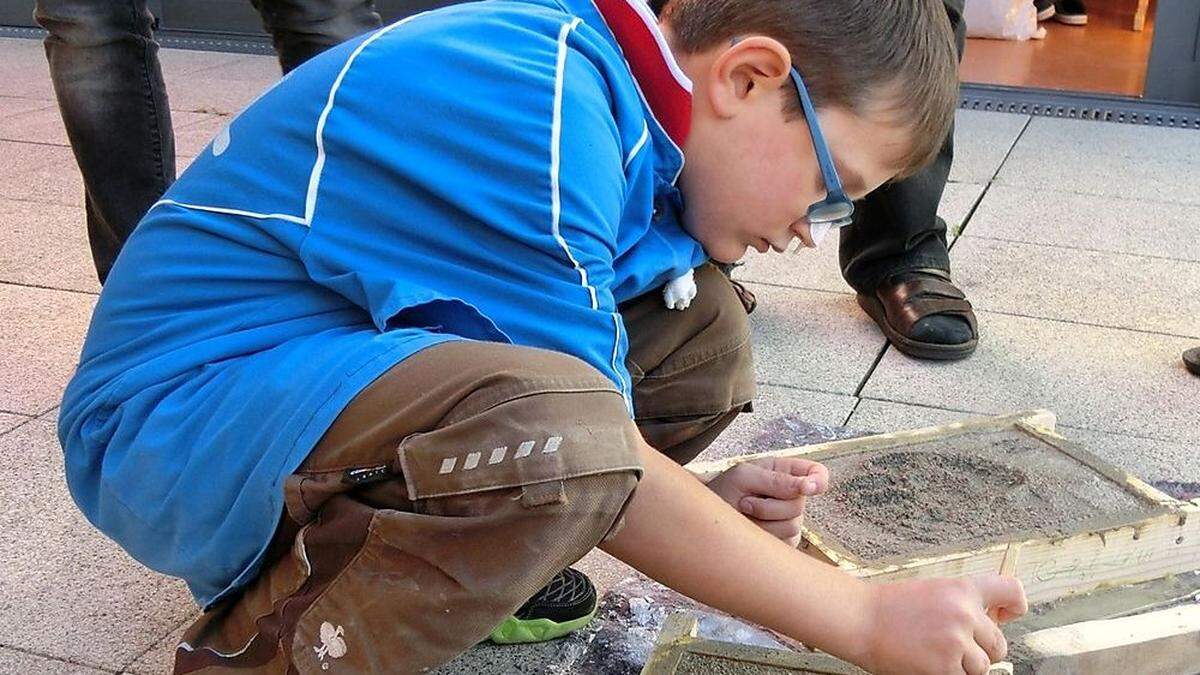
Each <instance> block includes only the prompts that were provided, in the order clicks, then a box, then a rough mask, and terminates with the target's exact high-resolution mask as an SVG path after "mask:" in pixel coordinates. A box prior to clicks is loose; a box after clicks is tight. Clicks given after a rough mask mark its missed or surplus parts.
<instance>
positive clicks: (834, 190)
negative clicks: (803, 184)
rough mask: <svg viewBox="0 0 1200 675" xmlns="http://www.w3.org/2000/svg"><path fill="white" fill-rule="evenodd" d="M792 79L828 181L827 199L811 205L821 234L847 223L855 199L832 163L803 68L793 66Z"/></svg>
mask: <svg viewBox="0 0 1200 675" xmlns="http://www.w3.org/2000/svg"><path fill="white" fill-rule="evenodd" d="M792 82H793V83H795V85H796V92H797V94H799V96H800V107H801V108H803V109H804V119H805V120H806V121H807V122H808V133H809V135H811V136H812V143H813V149H815V150H816V152H817V163H818V164H820V165H821V178H822V180H824V181H825V199H822V200H821V201H819V202H816V203H815V204H813V205H811V206H809V207H808V224H809V226H810V229H811V230H813V232H814V239H815V238H817V237H816V232H817V230H821V235H823V234H824V231H827V230H829V229H833V228H838V227H845V226H846V225H849V224H850V223H851V222H852V221H853V218H854V202H852V201H850V198H849V197H847V196H846V191H845V190H844V189H843V188H842V179H841V178H839V177H838V173H837V168H836V167H834V165H833V156H832V155H830V154H829V146H828V145H827V144H826V143H825V134H823V133H821V125H820V123H819V122H818V121H817V110H816V108H814V107H813V104H812V98H811V97H810V96H809V95H808V88H807V87H805V86H804V79H803V78H801V77H800V71H798V70H796V67H795V66H792Z"/></svg>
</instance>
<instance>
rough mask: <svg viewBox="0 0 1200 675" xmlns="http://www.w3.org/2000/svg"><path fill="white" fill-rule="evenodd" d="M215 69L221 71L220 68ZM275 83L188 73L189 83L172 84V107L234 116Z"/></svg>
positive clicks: (170, 93)
mask: <svg viewBox="0 0 1200 675" xmlns="http://www.w3.org/2000/svg"><path fill="white" fill-rule="evenodd" d="M211 72H213V73H219V72H220V69H215V70H213V71H211ZM273 81H274V80H271V82H273ZM271 82H256V81H249V80H235V79H230V78H227V77H220V76H217V75H208V74H207V73H205V72H201V73H199V74H197V75H190V76H188V78H187V84H186V86H176V87H170V85H168V94H169V96H170V105H171V109H172V110H182V111H188V112H197V113H206V114H210V115H212V114H218V115H222V114H224V115H231V114H235V113H238V112H241V110H242V109H243V108H245V107H246V106H247V105H248V104H249V103H250V102H251V101H253V100H254V99H255V98H256V97H257V96H258V95H259V94H261V93H262V92H263V91H265V90H266V88H267V87H268V86H270V84H271Z"/></svg>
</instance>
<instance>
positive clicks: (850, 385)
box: [747, 284, 884, 394]
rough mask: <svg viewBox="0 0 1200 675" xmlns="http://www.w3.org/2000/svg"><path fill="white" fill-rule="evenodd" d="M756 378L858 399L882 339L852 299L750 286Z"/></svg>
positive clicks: (818, 293)
mask: <svg viewBox="0 0 1200 675" xmlns="http://www.w3.org/2000/svg"><path fill="white" fill-rule="evenodd" d="M747 287H748V288H750V290H752V291H754V293H755V294H756V295H757V296H758V308H757V309H755V310H754V313H753V314H751V315H750V325H751V330H752V332H753V340H754V343H753V344H754V360H755V370H756V372H757V379H758V380H759V381H760V382H763V383H766V384H778V385H784V386H789V387H795V388H797V389H808V390H812V391H823V392H827V393H831V394H854V393H855V390H857V388H858V385H859V383H860V382H861V381H862V379H863V376H864V375H866V373H867V372H868V371H869V370H870V368H871V365H872V364H873V363H874V362H875V357H876V355H878V354H879V351H880V349H882V347H883V345H884V338H883V336H882V335H881V334H880V332H879V328H878V327H877V326H876V325H875V323H874V322H873V321H871V319H870V318H868V317H867V315H866V314H864V313H863V311H862V310H861V309H859V307H858V304H857V303H855V301H854V296H852V295H849V294H845V293H826V292H824V291H806V290H799V289H793V288H781V287H778V286H765V285H763V284H748V285H747Z"/></svg>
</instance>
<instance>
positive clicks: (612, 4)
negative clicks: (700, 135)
mask: <svg viewBox="0 0 1200 675" xmlns="http://www.w3.org/2000/svg"><path fill="white" fill-rule="evenodd" d="M564 4H566V5H567V6H568V7H571V8H572V9H576V8H577V7H578V6H579V5H584V6H585V7H586V6H587V5H591V7H588V9H591V8H592V7H594V9H595V11H596V12H598V13H599V18H600V19H601V20H602V21H603V22H604V24H605V25H606V26H607V27H608V29H609V31H610V32H611V33H612V35H613V37H614V38H615V39H616V43H617V46H618V47H619V48H620V49H621V53H622V55H624V57H625V62H626V63H628V64H629V71H630V73H631V74H632V75H633V79H634V80H635V81H636V82H637V85H638V88H639V89H640V90H641V94H642V98H643V100H645V102H646V105H647V107H648V108H649V109H650V113H651V114H652V115H653V116H654V118H655V119H656V120H657V121H658V124H659V126H661V127H662V129H663V131H664V132H665V133H666V135H667V136H668V137H669V138H670V139H671V141H672V142H673V143H674V144H675V146H676V147H677V148H682V147H683V142H684V141H685V140H687V135H688V131H689V129H690V128H691V124H692V81H691V80H690V79H688V76H687V75H686V74H684V72H683V69H682V68H680V67H679V63H678V62H677V61H676V60H675V55H674V54H672V53H671V49H670V47H668V46H667V39H666V37H665V36H664V35H663V34H662V31H661V30H659V28H658V19H657V18H656V17H655V16H654V12H653V11H651V10H650V7H649V6H648V5H647V4H646V3H645V1H644V0H591V1H590V2H588V0H567V1H566V2H564ZM583 14H584V13H583V12H580V15H583Z"/></svg>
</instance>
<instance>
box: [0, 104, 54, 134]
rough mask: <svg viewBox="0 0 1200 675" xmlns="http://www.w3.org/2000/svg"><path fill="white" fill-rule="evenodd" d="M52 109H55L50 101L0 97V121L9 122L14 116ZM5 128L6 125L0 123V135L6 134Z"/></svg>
mask: <svg viewBox="0 0 1200 675" xmlns="http://www.w3.org/2000/svg"><path fill="white" fill-rule="evenodd" d="M51 107H54V104H53V103H50V102H49V101H40V100H37V99H32V98H11V97H9V96H2V95H0V121H2V120H7V119H8V118H10V117H12V116H14V115H21V114H23V113H27V112H31V111H34V110H45V109H46V108H51ZM55 109H57V108H55ZM4 128H5V125H4V124H3V123H2V122H0V134H2V133H4Z"/></svg>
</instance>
